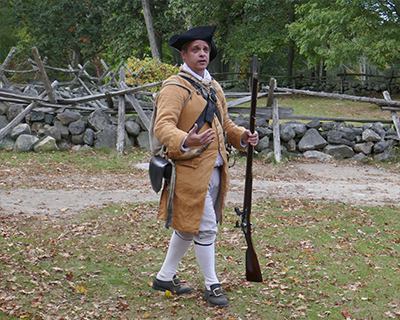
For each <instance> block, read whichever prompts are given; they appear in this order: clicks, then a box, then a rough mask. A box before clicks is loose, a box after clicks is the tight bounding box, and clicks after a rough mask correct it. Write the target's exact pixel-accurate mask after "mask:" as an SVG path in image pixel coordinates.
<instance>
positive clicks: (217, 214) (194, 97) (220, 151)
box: [153, 26, 258, 306]
mask: <svg viewBox="0 0 400 320" xmlns="http://www.w3.org/2000/svg"><path fill="white" fill-rule="evenodd" d="M215 29H216V27H215V26H204V27H196V28H193V29H191V30H189V31H186V32H185V33H183V34H181V35H175V36H172V37H171V39H170V40H169V44H170V45H171V46H172V47H174V48H176V49H178V50H179V51H180V52H181V56H182V59H183V61H184V64H183V66H182V67H181V69H180V73H179V75H175V76H172V77H170V78H169V79H167V80H166V81H165V82H164V86H163V88H162V90H161V91H160V93H159V94H158V96H157V99H156V105H157V117H156V119H155V124H154V134H155V136H156V137H157V138H158V139H159V140H160V141H161V142H162V143H163V144H164V145H165V146H166V152H165V154H166V156H167V157H168V158H169V159H173V160H174V163H175V170H176V171H175V172H176V178H175V179H174V182H175V183H174V192H171V193H173V194H172V196H173V197H171V198H173V200H170V201H172V203H173V205H172V217H171V226H172V228H173V229H174V230H175V231H174V232H173V234H172V237H171V242H170V246H169V249H168V253H167V256H166V258H165V261H164V263H163V266H162V268H161V270H160V271H159V273H158V274H157V276H156V277H155V279H154V281H153V289H155V290H160V291H166V290H169V291H171V292H175V293H176V294H185V293H189V292H191V291H192V288H190V287H182V286H181V285H180V281H179V279H178V278H177V276H176V270H177V268H178V264H179V262H180V260H181V259H182V257H183V255H184V254H185V253H186V251H187V250H188V248H189V246H190V244H191V243H192V242H193V243H194V249H195V252H196V257H197V261H198V262H199V265H200V267H201V270H202V272H203V275H204V279H205V291H204V296H205V299H206V300H207V301H208V303H209V304H210V305H212V306H226V305H227V304H228V300H227V299H226V297H225V296H224V294H223V292H222V289H221V285H220V283H219V280H218V278H217V275H216V272H215V238H216V232H217V231H218V222H219V223H222V211H223V208H224V203H225V198H226V194H227V191H228V183H229V176H228V165H227V152H226V149H225V141H224V132H225V133H226V137H227V140H228V141H229V142H231V143H232V145H233V146H234V147H235V148H237V149H239V150H243V149H245V148H246V146H247V144H248V143H250V144H251V145H253V146H255V145H256V144H257V142H258V134H257V132H255V133H251V132H250V131H249V130H246V129H245V128H243V127H238V126H236V125H235V124H234V123H233V122H232V121H231V120H230V119H229V117H228V111H227V106H226V101H225V97H224V93H223V91H222V88H221V87H220V85H219V84H218V82H217V81H215V80H214V79H213V78H212V77H211V75H210V73H209V72H208V70H207V66H208V63H209V61H210V60H212V59H214V58H215V56H216V55H217V48H216V46H215V43H214V41H213V40H212V37H213V34H214V31H215ZM168 83H169V84H171V85H168ZM193 151H196V152H193ZM188 155H190V156H188ZM170 190H171V189H169V188H168V187H165V186H164V189H163V192H162V195H161V200H160V207H159V213H158V217H159V218H160V219H163V220H166V219H168V217H167V216H168V202H169V199H170V194H169V191H170Z"/></svg>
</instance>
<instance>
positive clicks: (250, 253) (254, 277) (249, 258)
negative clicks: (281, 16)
mask: <svg viewBox="0 0 400 320" xmlns="http://www.w3.org/2000/svg"><path fill="white" fill-rule="evenodd" d="M257 60H258V57H257V55H254V57H253V80H252V92H251V106H250V126H249V130H250V131H251V132H252V133H253V132H254V129H255V118H256V107H257V96H258V73H257ZM252 167H253V146H252V145H250V144H249V145H248V146H247V162H246V181H245V187H244V203H243V211H240V210H239V208H238V207H235V212H236V214H237V215H238V216H240V217H241V218H242V219H241V220H242V221H241V223H240V224H239V221H236V227H237V228H242V230H243V233H244V236H245V238H246V243H247V250H246V279H247V281H252V282H262V281H263V279H262V274H261V270H260V264H259V263H258V259H257V254H256V252H255V250H254V246H253V241H252V239H251V232H252V224H251V222H250V215H251V194H252V191H253V190H252V189H253V168H252Z"/></svg>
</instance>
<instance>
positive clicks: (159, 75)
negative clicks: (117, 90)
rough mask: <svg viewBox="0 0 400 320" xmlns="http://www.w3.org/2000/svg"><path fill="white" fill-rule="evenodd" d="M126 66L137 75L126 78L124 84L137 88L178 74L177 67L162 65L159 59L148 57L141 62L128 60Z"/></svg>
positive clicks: (132, 59)
mask: <svg viewBox="0 0 400 320" xmlns="http://www.w3.org/2000/svg"><path fill="white" fill-rule="evenodd" d="M127 66H128V67H129V69H130V70H131V71H132V72H133V73H134V74H135V75H136V74H138V76H130V77H127V78H126V83H128V84H130V85H137V86H142V85H145V84H149V83H154V82H160V81H164V80H165V79H167V78H168V77H170V76H172V75H174V74H177V73H178V72H179V68H178V67H175V66H172V65H170V64H167V63H162V62H161V61H160V60H159V59H153V58H150V57H147V58H145V59H143V60H140V59H137V58H130V59H128V62H127ZM152 90H153V91H158V90H159V88H153V89H152Z"/></svg>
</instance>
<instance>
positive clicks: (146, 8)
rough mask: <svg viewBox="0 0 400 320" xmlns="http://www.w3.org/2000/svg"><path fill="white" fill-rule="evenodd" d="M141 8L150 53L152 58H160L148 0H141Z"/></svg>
mask: <svg viewBox="0 0 400 320" xmlns="http://www.w3.org/2000/svg"><path fill="white" fill-rule="evenodd" d="M142 8H143V15H144V20H145V22H146V27H147V33H148V35H149V42H150V48H151V54H152V56H153V58H159V59H160V58H161V53H160V50H159V49H158V44H157V40H156V35H155V33H154V28H153V17H152V15H151V9H150V0H142Z"/></svg>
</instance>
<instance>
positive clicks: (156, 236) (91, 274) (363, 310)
mask: <svg viewBox="0 0 400 320" xmlns="http://www.w3.org/2000/svg"><path fill="white" fill-rule="evenodd" d="M260 100H261V101H259V105H263V103H264V102H263V101H262V99H260ZM342 102H343V104H342ZM279 104H280V106H290V107H293V108H294V110H295V114H309V115H320V116H329V115H331V116H335V117H339V116H340V117H347V116H350V115H349V112H353V113H354V112H356V111H355V110H357V108H359V110H360V111H357V112H359V113H360V114H359V116H360V117H362V118H372V117H375V116H376V117H377V118H382V116H383V115H384V114H385V115H386V113H384V112H381V111H380V109H379V108H378V109H379V110H378V112H377V114H374V110H372V109H368V107H367V105H366V104H361V105H360V106H359V107H357V105H356V104H357V103H353V102H347V101H346V102H344V101H341V102H338V101H335V100H329V99H319V98H308V99H297V98H296V97H293V98H280V99H279ZM374 108H377V107H374ZM352 109H353V111H351V110H352ZM387 116H388V118H389V117H390V115H389V114H388V115H387ZM146 157H148V154H146V153H140V152H134V153H132V154H131V153H129V154H128V157H118V156H117V155H116V154H115V153H114V152H110V153H109V152H98V151H96V152H90V153H80V152H77V153H63V152H55V153H12V152H5V151H2V152H1V153H0V162H1V163H2V164H3V165H4V167H3V168H10V169H11V170H12V169H13V168H21V167H23V168H24V169H25V170H26V171H24V172H23V173H24V175H23V176H24V177H25V179H27V178H28V176H29V172H31V174H32V175H37V174H39V173H40V172H46V171H51V170H50V168H52V170H53V171H51V172H54V168H60V172H61V173H63V174H64V173H68V174H70V173H71V172H72V173H73V174H74V175H79V172H86V173H87V172H93V174H99V173H100V174H108V173H116V172H118V173H121V172H123V173H130V172H132V171H133V170H134V169H133V166H132V164H133V163H135V162H138V161H143V160H144V159H146ZM25 172H26V173H25ZM3 174H4V172H1V171H0V177H2V175H3ZM22 185H23V184H22ZM55 185H56V186H58V184H55ZM156 210H157V204H156V203H122V204H112V205H110V206H108V207H106V208H103V209H101V210H89V211H86V212H84V213H82V214H81V215H79V216H76V217H75V218H74V219H71V220H50V219H49V218H36V217H30V218H25V217H23V216H6V215H0V234H1V237H0V319H4V320H11V319H12V320H14V319H229V320H233V319H235V320H239V319H278V320H279V319H297V318H304V319H320V318H322V319H324V318H326V319H346V318H350V319H365V320H372V319H391V318H396V317H399V315H400V297H399V295H398V293H397V291H398V288H399V286H400V277H399V274H400V264H399V251H400V235H399V230H400V217H399V215H398V208H394V207H391V206H382V207H374V208H367V207H354V206H344V205H341V204H328V203H317V202H310V201H303V200H300V199H292V200H279V201H278V200H274V199H261V200H259V201H256V202H254V203H253V207H252V221H253V222H254V223H255V229H254V233H253V242H254V244H255V247H256V251H257V253H258V258H259V262H260V266H261V270H262V273H263V278H264V281H263V282H262V283H250V282H247V281H246V280H245V264H244V259H245V258H244V257H245V240H244V236H243V235H242V232H241V231H240V230H238V229H235V228H233V225H234V222H235V220H236V217H235V215H234V213H233V212H234V211H233V208H226V210H225V213H224V215H225V222H224V225H223V226H222V227H221V228H220V231H219V233H218V238H217V248H216V269H217V272H218V276H219V279H220V281H221V282H222V286H223V289H224V291H225V293H226V295H227V297H228V299H229V303H230V305H229V306H228V307H227V308H223V309H221V308H211V307H209V306H208V305H207V304H206V303H205V301H204V299H203V278H202V274H201V271H200V268H199V266H198V264H197V261H196V257H195V253H194V250H193V248H190V249H189V251H188V253H187V254H186V255H185V257H184V259H183V260H182V262H181V264H180V266H179V270H178V271H179V276H180V278H181V279H183V280H185V281H186V282H187V283H188V284H190V285H191V286H193V287H194V288H195V290H194V292H193V293H191V294H190V295H188V296H186V297H178V296H174V295H172V296H170V297H168V296H167V295H165V294H163V293H159V292H154V291H152V289H151V282H152V279H153V278H154V276H155V275H156V273H157V272H158V270H159V269H160V267H161V264H162V262H163V260H164V257H165V255H166V251H167V248H168V243H169V239H170V235H171V232H172V231H171V230H166V229H165V228H164V227H163V223H162V222H160V221H158V220H157V219H156ZM0 213H1V212H0Z"/></svg>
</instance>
